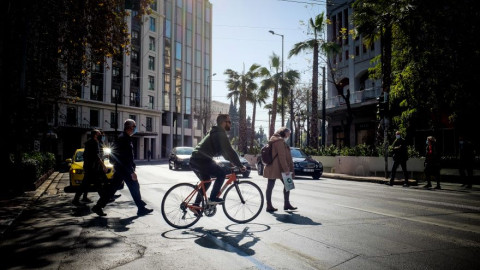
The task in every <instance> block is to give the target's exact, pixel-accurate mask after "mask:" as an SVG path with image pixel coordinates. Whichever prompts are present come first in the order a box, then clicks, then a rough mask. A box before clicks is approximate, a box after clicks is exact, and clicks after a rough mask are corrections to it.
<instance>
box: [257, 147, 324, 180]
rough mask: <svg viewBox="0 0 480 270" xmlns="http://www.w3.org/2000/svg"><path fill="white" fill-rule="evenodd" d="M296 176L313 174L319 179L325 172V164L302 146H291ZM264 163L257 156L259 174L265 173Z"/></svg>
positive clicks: (313, 176)
mask: <svg viewBox="0 0 480 270" xmlns="http://www.w3.org/2000/svg"><path fill="white" fill-rule="evenodd" d="M290 153H291V154H292V159H293V167H294V170H295V176H311V177H312V178H313V179H315V180H317V179H320V177H321V176H322V174H323V164H322V163H321V162H318V161H316V160H314V159H313V158H312V157H310V156H308V155H307V154H305V152H303V151H302V150H301V149H300V148H296V147H290ZM263 168H264V164H263V163H262V160H261V158H260V157H258V158H257V172H258V175H263Z"/></svg>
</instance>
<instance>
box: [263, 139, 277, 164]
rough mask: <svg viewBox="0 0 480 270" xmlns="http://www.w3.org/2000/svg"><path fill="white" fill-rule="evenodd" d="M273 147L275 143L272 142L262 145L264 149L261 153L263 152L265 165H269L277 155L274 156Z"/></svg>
mask: <svg viewBox="0 0 480 270" xmlns="http://www.w3.org/2000/svg"><path fill="white" fill-rule="evenodd" d="M272 147H273V143H271V142H268V143H267V144H266V145H264V146H263V147H262V151H261V154H262V156H261V157H262V162H263V164H265V165H269V164H271V163H272V162H273V160H274V159H275V158H276V157H277V155H278V154H277V155H275V156H274V157H273V156H272Z"/></svg>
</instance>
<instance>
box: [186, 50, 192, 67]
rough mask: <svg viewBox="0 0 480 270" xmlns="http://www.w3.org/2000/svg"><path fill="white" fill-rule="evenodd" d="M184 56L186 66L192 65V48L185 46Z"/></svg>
mask: <svg viewBox="0 0 480 270" xmlns="http://www.w3.org/2000/svg"><path fill="white" fill-rule="evenodd" d="M185 54H186V56H187V60H186V62H187V63H188V64H191V63H192V47H189V46H187V49H186V50H185Z"/></svg>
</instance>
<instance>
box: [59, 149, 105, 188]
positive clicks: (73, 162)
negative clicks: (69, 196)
mask: <svg viewBox="0 0 480 270" xmlns="http://www.w3.org/2000/svg"><path fill="white" fill-rule="evenodd" d="M84 151H85V148H80V149H77V150H75V154H73V157H72V158H68V159H67V160H65V161H66V162H67V163H68V164H70V169H69V175H70V186H71V187H78V186H80V184H81V183H82V181H83V176H84V170H83V152H84ZM111 152H112V151H111V149H110V148H103V158H104V160H103V162H104V163H105V166H107V169H108V170H107V179H109V180H110V179H112V178H113V165H112V164H111V163H110V161H109V159H108V158H109V156H110V153H111Z"/></svg>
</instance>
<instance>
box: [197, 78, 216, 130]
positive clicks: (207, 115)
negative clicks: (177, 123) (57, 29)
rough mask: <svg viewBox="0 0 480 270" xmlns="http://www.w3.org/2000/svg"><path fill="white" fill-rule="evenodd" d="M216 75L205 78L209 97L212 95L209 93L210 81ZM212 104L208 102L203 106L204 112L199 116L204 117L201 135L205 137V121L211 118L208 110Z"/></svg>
mask: <svg viewBox="0 0 480 270" xmlns="http://www.w3.org/2000/svg"><path fill="white" fill-rule="evenodd" d="M215 75H217V73H213V74H212V75H208V77H207V91H208V92H209V97H211V96H212V93H211V87H210V86H211V85H212V84H211V82H210V80H211V79H212V77H213V76H215ZM211 102H212V100H209V101H208V102H207V103H206V104H208V105H206V104H205V106H203V107H204V108H205V112H204V113H201V114H200V117H202V118H203V117H205V121H204V123H203V135H206V134H207V121H208V118H209V117H210V116H211V113H212V112H211V110H210V103H211Z"/></svg>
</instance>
